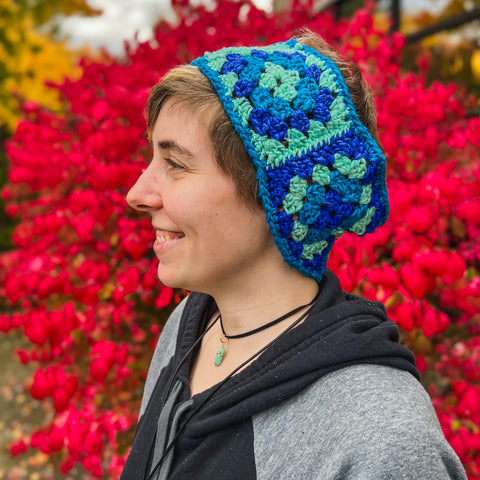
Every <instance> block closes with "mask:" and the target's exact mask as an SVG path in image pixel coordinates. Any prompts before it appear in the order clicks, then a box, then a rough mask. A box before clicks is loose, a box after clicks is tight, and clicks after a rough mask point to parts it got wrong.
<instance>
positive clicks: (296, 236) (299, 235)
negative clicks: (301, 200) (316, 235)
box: [291, 207, 308, 242]
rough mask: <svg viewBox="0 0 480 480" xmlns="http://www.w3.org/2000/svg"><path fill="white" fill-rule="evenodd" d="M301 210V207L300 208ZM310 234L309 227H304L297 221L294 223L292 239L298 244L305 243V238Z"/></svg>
mask: <svg viewBox="0 0 480 480" xmlns="http://www.w3.org/2000/svg"><path fill="white" fill-rule="evenodd" d="M300 208H301V207H300ZM307 233H308V225H304V224H303V223H301V222H298V221H295V222H293V229H292V234H291V235H292V238H293V240H295V241H296V242H303V240H304V239H305V237H306V236H307Z"/></svg>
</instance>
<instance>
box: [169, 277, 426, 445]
mask: <svg viewBox="0 0 480 480" xmlns="http://www.w3.org/2000/svg"><path fill="white" fill-rule="evenodd" d="M320 289H321V290H320V295H319V297H318V299H317V301H316V303H315V304H314V306H313V307H312V310H311V311H310V314H309V316H308V317H307V319H306V320H305V321H304V322H303V323H301V324H300V325H299V326H298V327H296V328H294V329H293V330H291V331H290V332H288V333H287V334H286V335H284V336H283V337H281V338H280V340H279V341H278V342H276V343H275V344H274V345H273V346H272V347H270V348H269V349H268V350H266V351H265V352H264V353H263V354H262V355H261V356H259V357H258V358H257V359H256V360H254V361H253V362H252V363H251V364H250V365H249V366H247V367H246V368H245V369H243V370H242V371H240V372H239V373H238V374H236V375H234V376H233V377H232V378H230V379H229V380H228V381H227V382H225V383H224V384H223V385H222V386H221V387H220V388H218V387H217V386H213V387H211V388H210V389H208V390H206V391H204V392H202V393H200V394H198V395H195V396H194V397H193V405H192V410H195V409H196V408H197V407H198V411H197V412H196V413H195V414H194V415H193V416H192V418H191V419H190V420H189V422H188V423H187V425H186V428H185V431H184V434H185V435H188V436H193V437H197V436H203V435H208V434H209V433H211V432H212V431H215V430H218V429H219V428H223V427H225V426H228V425H230V424H232V423H235V422H238V421H242V420H243V419H245V418H248V417H250V416H251V415H254V414H255V413H259V412H261V411H264V410H267V409H269V408H271V407H274V406H277V405H279V403H281V402H283V401H285V400H288V399H289V398H291V397H293V396H294V395H295V394H297V393H298V392H299V391H301V390H302V389H304V388H305V387H307V386H308V385H310V384H311V383H312V382H314V381H316V380H318V379H319V378H321V377H322V376H323V375H326V374H328V373H330V372H332V371H334V370H338V369H341V368H344V367H348V366H351V365H356V364H378V365H385V366H390V367H394V368H398V369H402V370H406V371H408V372H410V373H411V374H412V375H414V376H415V377H416V378H417V379H418V378H419V374H418V371H417V369H416V367H415V361H414V357H413V354H412V353H411V352H410V351H409V350H408V349H407V348H406V347H404V346H402V345H400V344H399V343H398V340H399V334H398V329H397V326H396V324H395V323H394V322H392V321H391V320H389V319H388V318H387V316H386V312H385V309H384V307H383V305H382V304H380V303H377V302H373V301H368V300H365V299H363V298H360V297H357V296H355V295H351V294H346V293H344V292H343V291H342V289H341V287H340V283H339V281H338V279H337V278H336V276H335V275H334V274H333V273H332V272H330V271H328V270H327V273H326V275H325V276H324V278H323V279H322V281H321V283H320ZM198 295H201V294H192V298H191V300H190V301H191V302H192V304H195V307H196V308H195V310H196V311H197V312H200V311H201V310H202V308H201V304H203V305H204V306H207V305H208V304H209V303H210V300H209V298H210V297H207V296H206V295H202V297H206V298H195V297H197V296H198ZM199 307H200V308H199ZM189 310H190V309H189V308H187V307H186V308H185V312H184V318H185V316H187V315H188V316H190V315H191V314H192V313H193V312H192V311H191V310H190V311H189ZM182 320H183V319H182ZM189 322H191V323H190V324H189V325H191V326H192V327H193V325H192V324H195V323H196V325H197V326H198V323H197V322H192V318H191V316H190V320H189ZM192 333H193V332H192V329H190V332H187V331H185V335H184V336H183V339H182V341H181V343H182V344H183V345H184V347H187V344H189V345H191V344H192V343H191V339H189V338H188V337H190V336H191V335H192ZM179 350H180V351H183V352H184V351H185V350H184V348H180V349H179ZM177 351H178V350H177ZM179 353H180V352H179ZM186 363H188V362H186ZM185 367H186V368H187V371H190V367H189V366H187V365H185ZM187 371H185V372H184V375H180V378H181V379H182V378H183V381H184V382H185V383H186V381H187V380H186V379H187V378H188V377H187V375H186V373H187Z"/></svg>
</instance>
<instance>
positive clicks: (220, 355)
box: [213, 290, 320, 367]
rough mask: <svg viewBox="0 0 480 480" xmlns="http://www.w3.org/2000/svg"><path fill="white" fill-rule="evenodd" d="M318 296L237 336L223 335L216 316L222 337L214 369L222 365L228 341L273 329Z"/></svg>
mask: <svg viewBox="0 0 480 480" xmlns="http://www.w3.org/2000/svg"><path fill="white" fill-rule="evenodd" d="M319 295H320V290H318V292H317V294H316V295H315V297H313V298H312V300H311V301H310V302H308V303H306V304H305V305H300V306H299V307H295V308H294V309H293V310H290V311H289V312H287V313H285V314H284V315H282V316H280V317H278V318H276V319H275V320H272V321H271V322H268V323H266V324H265V325H261V326H260V327H257V328H254V329H253V330H249V331H248V332H244V333H239V334H237V335H227V334H226V333H225V328H224V327H223V321H222V315H221V314H218V316H217V318H216V319H215V321H214V322H213V323H216V322H217V320H219V319H220V328H221V329H222V336H221V337H220V342H221V344H222V345H220V348H219V349H218V350H217V353H216V354H215V360H214V361H213V363H214V364H215V366H216V367H219V366H220V365H221V364H222V362H223V359H224V358H225V353H226V352H227V350H226V346H227V344H228V341H229V340H230V339H235V338H245V337H248V336H250V335H254V334H255V333H258V332H261V331H263V330H266V329H267V328H270V327H273V326H274V325H276V324H277V323H280V322H283V321H284V320H286V319H287V318H289V317H292V316H293V315H295V314H296V313H298V312H300V310H303V309H304V308H306V307H309V306H310V305H312V304H313V303H315V301H316V300H317V298H318V296H319Z"/></svg>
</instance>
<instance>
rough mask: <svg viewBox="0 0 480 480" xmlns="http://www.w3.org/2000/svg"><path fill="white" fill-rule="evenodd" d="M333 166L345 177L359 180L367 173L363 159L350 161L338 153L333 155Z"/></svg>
mask: <svg viewBox="0 0 480 480" xmlns="http://www.w3.org/2000/svg"><path fill="white" fill-rule="evenodd" d="M333 166H334V167H335V168H336V169H337V170H338V171H339V172H340V173H341V174H342V175H343V176H345V177H348V178H352V179H354V178H356V179H358V180H361V179H362V178H363V176H364V175H365V173H367V162H366V161H365V159H364V158H360V159H358V160H350V159H349V158H348V157H346V156H345V155H342V154H340V153H336V154H335V162H334V163H333Z"/></svg>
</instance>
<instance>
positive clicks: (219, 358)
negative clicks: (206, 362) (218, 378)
mask: <svg viewBox="0 0 480 480" xmlns="http://www.w3.org/2000/svg"><path fill="white" fill-rule="evenodd" d="M220 341H221V342H222V343H223V344H224V345H222V346H221V347H220V348H219V349H218V350H217V355H216V356H215V360H214V362H213V363H215V366H216V367H219V366H220V365H221V364H222V362H223V357H224V356H225V344H226V343H227V342H228V338H225V337H222V338H220Z"/></svg>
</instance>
